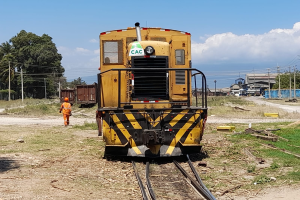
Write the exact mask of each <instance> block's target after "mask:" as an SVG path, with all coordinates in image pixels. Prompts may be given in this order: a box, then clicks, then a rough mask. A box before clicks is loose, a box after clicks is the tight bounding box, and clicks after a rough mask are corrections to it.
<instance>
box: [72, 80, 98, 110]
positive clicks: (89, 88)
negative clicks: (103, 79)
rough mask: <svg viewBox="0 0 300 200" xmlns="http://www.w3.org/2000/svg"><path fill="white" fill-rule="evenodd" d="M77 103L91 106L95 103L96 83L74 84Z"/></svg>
mask: <svg viewBox="0 0 300 200" xmlns="http://www.w3.org/2000/svg"><path fill="white" fill-rule="evenodd" d="M76 102H77V104H81V106H83V105H86V106H87V105H89V106H93V105H95V104H96V103H97V83H94V84H92V85H77V86H76Z"/></svg>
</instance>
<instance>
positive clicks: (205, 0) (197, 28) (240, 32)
mask: <svg viewBox="0 0 300 200" xmlns="http://www.w3.org/2000/svg"><path fill="white" fill-rule="evenodd" d="M0 6H1V12H0V19H1V23H0V43H2V42H5V41H8V40H9V39H10V38H11V37H13V36H15V35H16V34H17V33H18V32H20V31H21V30H25V31H27V32H33V33H35V34H37V35H42V34H44V33H46V34H48V35H49V36H51V37H52V38H53V42H54V43H55V44H56V47H57V48H58V51H59V53H61V54H62V56H63V60H62V65H63V67H64V68H65V70H66V71H65V76H66V77H67V79H68V80H73V79H76V78H78V77H83V79H85V77H89V76H95V75H96V74H97V73H98V67H99V63H100V61H99V34H100V33H101V32H104V31H108V30H114V29H123V28H127V27H132V26H134V23H135V22H140V24H141V26H142V27H143V26H148V27H162V28H170V29H176V30H181V31H186V32H190V33H191V35H192V62H193V67H194V68H198V69H200V70H201V71H203V72H204V73H205V74H206V76H207V80H208V83H207V84H208V85H209V87H210V88H214V80H216V81H217V87H218V88H221V87H229V86H230V85H231V84H232V83H234V81H235V79H236V78H239V77H242V78H244V77H245V74H246V73H253V72H254V73H267V68H270V69H271V73H272V72H276V66H277V65H278V66H280V69H281V71H284V70H288V66H295V65H298V66H300V60H299V59H300V56H298V55H300V1H299V0H298V1H296V0H287V1H283V0H281V1H279V0H184V1H180V0H160V1H159V0H151V1H136V0H132V1H121V0H119V1H116V0H110V1H101V0H98V1H96V0H95V1H92V0H90V1H89V0H86V1H79V0H72V1H71V0H69V1H68V0H60V1H58V0H51V1H50V0H49V1H41V0H11V1H4V0H3V1H0ZM4 8H5V9H4ZM298 68H299V67H298ZM94 80H96V79H94ZM88 81H90V79H87V82H88Z"/></svg>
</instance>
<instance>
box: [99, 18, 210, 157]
mask: <svg viewBox="0 0 300 200" xmlns="http://www.w3.org/2000/svg"><path fill="white" fill-rule="evenodd" d="M99 70H100V73H99V74H98V89H97V90H98V91H97V94H98V97H97V99H98V100H97V101H98V109H97V114H96V120H97V124H98V129H99V136H103V140H104V141H105V143H106V146H105V155H106V156H110V155H117V156H139V157H164V156H179V155H183V154H187V153H198V152H200V149H201V145H200V141H201V139H202V135H203V130H204V125H205V122H206V118H207V97H206V78H205V75H204V74H203V73H202V72H201V71H199V70H197V69H193V68H191V35H190V34H189V33H187V32H182V31H177V30H171V29H162V28H148V27H147V28H141V27H140V26H139V23H136V24H135V27H129V28H127V29H120V30H113V31H107V32H102V33H101V34H100V68H99ZM192 81H193V82H192ZM197 82H198V83H199V82H200V85H201V86H200V87H198V88H197ZM193 83H194V85H193ZM192 85H193V87H192ZM192 88H193V90H192ZM192 91H195V92H194V93H193V94H192ZM199 91H200V92H199ZM198 96H199V97H200V101H199V102H200V103H201V105H200V106H198ZM193 100H196V102H195V103H194V104H195V106H192V101H193Z"/></svg>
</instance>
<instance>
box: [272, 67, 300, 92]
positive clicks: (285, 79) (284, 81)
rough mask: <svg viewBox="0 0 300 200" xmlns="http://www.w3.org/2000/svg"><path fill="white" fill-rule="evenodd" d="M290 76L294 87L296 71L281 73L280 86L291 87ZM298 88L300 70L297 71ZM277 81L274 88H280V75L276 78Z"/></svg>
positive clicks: (297, 87)
mask: <svg viewBox="0 0 300 200" xmlns="http://www.w3.org/2000/svg"><path fill="white" fill-rule="evenodd" d="M290 78H291V86H292V89H293V88H294V72H291V73H289V72H285V73H282V74H280V88H281V89H290ZM295 78H296V84H295V85H296V89H299V88H300V72H299V71H296V75H295ZM275 81H276V83H275V84H274V85H273V86H272V89H278V88H279V75H278V76H277V77H276V78H275Z"/></svg>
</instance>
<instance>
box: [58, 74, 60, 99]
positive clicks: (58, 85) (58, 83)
mask: <svg viewBox="0 0 300 200" xmlns="http://www.w3.org/2000/svg"><path fill="white" fill-rule="evenodd" d="M58 97H59V99H60V79H59V80H58Z"/></svg>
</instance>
